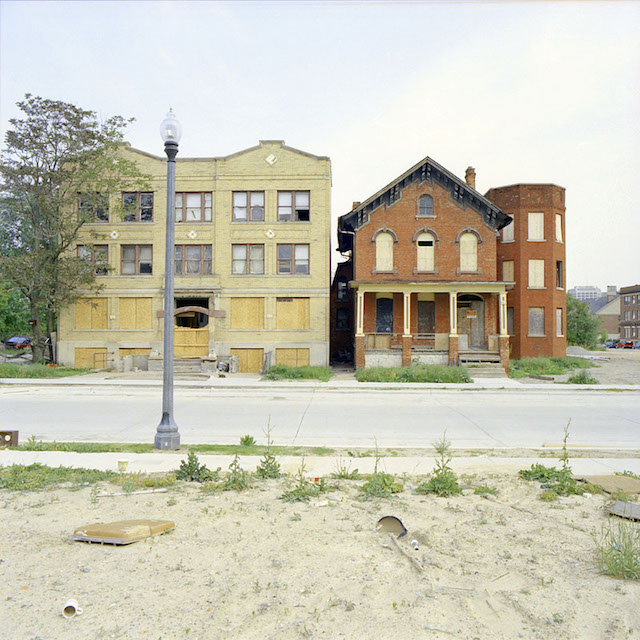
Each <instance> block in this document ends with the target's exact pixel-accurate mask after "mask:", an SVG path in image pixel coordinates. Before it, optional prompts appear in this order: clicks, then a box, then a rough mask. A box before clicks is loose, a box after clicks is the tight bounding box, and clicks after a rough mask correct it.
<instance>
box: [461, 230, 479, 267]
mask: <svg viewBox="0 0 640 640" xmlns="http://www.w3.org/2000/svg"><path fill="white" fill-rule="evenodd" d="M477 270H478V238H476V234H475V233H470V232H466V233H463V234H462V235H461V236H460V271H461V272H467V273H469V272H476V271H477Z"/></svg>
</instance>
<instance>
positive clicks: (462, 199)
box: [338, 156, 511, 251]
mask: <svg viewBox="0 0 640 640" xmlns="http://www.w3.org/2000/svg"><path fill="white" fill-rule="evenodd" d="M413 182H418V183H420V182H429V183H430V184H433V183H434V182H435V183H437V184H439V185H440V186H441V187H444V188H445V189H447V190H448V191H449V193H450V196H451V199H452V200H453V201H454V202H455V203H456V204H457V205H458V206H459V207H460V208H461V209H466V208H467V207H471V208H472V209H474V210H475V211H477V212H478V213H479V214H480V215H481V216H482V221H483V222H484V224H486V225H487V226H489V227H491V228H492V229H494V230H495V231H497V230H498V229H502V227H505V226H506V225H507V224H509V223H510V222H511V217H510V216H508V215H507V214H506V213H504V211H502V210H501V209H500V208H499V207H497V206H496V205H495V204H493V202H491V201H490V200H487V198H485V197H484V196H483V195H482V194H481V193H479V192H478V191H476V190H475V189H472V188H471V187H470V186H469V185H468V184H467V183H466V182H465V181H464V180H461V179H460V178H458V177H457V176H455V175H454V174H453V173H451V172H450V171H448V170H447V169H445V168H444V167H443V166H442V165H440V164H438V163H437V162H436V161H435V160H433V159H432V158H430V157H429V156H427V157H426V158H424V159H423V160H420V162H418V163H417V164H415V165H414V166H413V167H411V168H410V169H409V170H407V171H405V172H404V173H403V174H402V175H400V176H398V177H397V178H396V179H395V180H393V181H392V182H390V183H389V184H388V185H387V186H385V187H383V188H382V189H380V191H378V192H377V193H375V194H374V195H372V196H371V197H370V198H367V199H366V200H365V201H364V202H361V203H360V204H359V205H358V206H357V207H355V208H354V209H352V210H351V211H350V212H349V213H346V214H345V215H343V216H340V217H339V218H338V250H339V251H348V250H349V249H350V248H351V241H352V236H351V235H350V234H349V233H342V232H353V231H357V230H358V229H359V228H360V227H362V226H363V225H365V224H367V222H369V216H370V214H371V213H372V212H373V211H375V210H376V209H377V208H378V207H380V206H382V205H385V206H389V205H391V204H393V203H394V202H396V201H397V200H399V199H400V196H401V194H402V189H404V187H406V186H408V185H409V184H411V183H413Z"/></svg>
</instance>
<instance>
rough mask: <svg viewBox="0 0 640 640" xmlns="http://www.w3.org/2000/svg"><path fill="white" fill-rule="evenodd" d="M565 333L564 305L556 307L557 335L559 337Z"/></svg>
mask: <svg viewBox="0 0 640 640" xmlns="http://www.w3.org/2000/svg"><path fill="white" fill-rule="evenodd" d="M563 335H564V327H563V326H562V307H558V308H557V309H556V336H558V337H559V338H560V337H562V336H563Z"/></svg>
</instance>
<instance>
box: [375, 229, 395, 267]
mask: <svg viewBox="0 0 640 640" xmlns="http://www.w3.org/2000/svg"><path fill="white" fill-rule="evenodd" d="M376 271H379V272H382V273H390V272H392V271H393V236H392V235H391V234H390V233H387V232H386V231H383V232H382V233H379V234H378V235H377V236H376Z"/></svg>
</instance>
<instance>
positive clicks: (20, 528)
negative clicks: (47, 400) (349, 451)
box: [0, 473, 640, 640]
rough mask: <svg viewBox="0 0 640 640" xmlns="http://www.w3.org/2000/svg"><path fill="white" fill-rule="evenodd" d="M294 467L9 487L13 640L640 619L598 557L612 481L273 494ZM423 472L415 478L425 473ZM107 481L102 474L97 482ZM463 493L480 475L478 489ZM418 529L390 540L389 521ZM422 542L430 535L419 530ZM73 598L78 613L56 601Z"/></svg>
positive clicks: (285, 634)
mask: <svg viewBox="0 0 640 640" xmlns="http://www.w3.org/2000/svg"><path fill="white" fill-rule="evenodd" d="M286 482H287V481H284V480H282V481H281V480H276V481H269V482H262V483H259V484H256V485H255V487H254V488H253V489H252V490H250V491H247V492H243V493H240V494H238V493H234V492H227V493H217V494H204V493H203V492H201V490H200V489H199V487H198V486H194V485H192V484H189V485H187V484H183V483H181V484H180V485H178V486H177V487H176V488H175V489H174V488H172V489H170V490H169V492H168V493H157V494H152V495H129V496H121V497H110V498H97V497H96V496H95V493H96V490H95V489H92V488H89V487H85V488H83V489H81V490H78V491H72V490H68V489H58V490H53V491H49V492H38V493H15V492H8V491H1V492H0V507H1V508H2V512H1V513H2V518H1V519H0V545H1V547H0V548H1V552H0V598H1V600H2V614H1V615H0V638H2V640H27V639H30V640H32V639H34V638H39V639H41V640H51V639H53V640H63V639H64V640H75V639H78V640H80V639H81V640H88V639H89V640H92V639H94V638H95V639H99V638H116V639H122V640H125V639H126V640H137V639H140V640H142V639H144V640H148V639H150V640H156V639H157V638H164V639H165V640H167V639H176V638H187V639H192V638H194V639H199V640H204V639H207V640H208V639H218V638H220V639H222V638H224V639H242V640H251V639H256V640H257V639H260V640H263V639H274V640H275V639H278V640H282V639H289V638H292V639H295V638H322V639H327V640H332V639H335V638H349V639H360V638H362V639H376V640H377V639H383V640H386V639H387V638H405V639H415V638H429V639H431V638H433V639H440V638H441V639H448V638H461V639H465V640H469V639H473V638H478V639H483V640H484V639H486V640H496V639H502V638H504V639H509V640H511V639H513V638H553V639H564V638H567V639H572V640H573V639H576V638H580V639H594V640H596V639H597V640H602V639H614V638H615V639H618V638H631V637H633V638H636V637H638V635H639V634H640V583H637V582H631V581H622V580H617V579H613V578H610V577H606V576H603V575H601V574H600V573H599V570H598V566H597V560H596V554H595V544H594V536H595V537H597V536H598V535H599V534H600V532H601V531H602V527H603V526H604V525H605V524H606V522H607V516H606V515H605V514H604V513H603V511H602V506H603V504H605V502H606V501H607V498H606V497H604V496H590V497H583V496H574V497H571V498H563V499H561V501H560V502H559V503H553V504H549V503H545V502H542V501H541V500H540V499H539V498H538V496H539V494H540V489H539V488H538V485H537V484H534V483H527V482H524V481H522V480H519V479H517V478H516V477H515V476H514V475H513V474H511V475H503V474H501V475H491V474H486V473H485V474H482V475H478V476H476V477H473V478H466V482H467V484H468V485H469V486H473V485H477V484H480V483H483V482H486V483H487V484H489V485H490V486H493V487H496V488H498V490H499V494H498V496H497V498H492V499H491V500H488V499H484V498H483V497H481V496H477V495H464V496H460V497H456V498H436V497H431V496H419V495H414V494H413V493H411V492H410V491H408V490H405V491H404V492H403V493H401V494H399V497H396V498H394V499H393V500H377V501H368V502H364V501H362V500H361V499H360V492H359V490H358V485H359V484H362V483H361V482H357V481H334V482H335V483H336V484H337V487H336V489H335V490H333V491H332V492H331V493H329V494H325V495H323V496H322V497H321V498H319V499H314V500H312V501H311V502H310V503H293V504H291V503H285V502H283V501H282V500H279V499H278V496H280V495H281V493H282V491H283V488H284V486H285V484H286ZM415 482H416V481H415V479H414V480H413V481H412V480H408V481H407V485H406V486H407V488H408V486H409V485H414V486H415ZM105 488H109V487H108V486H105V487H102V489H105ZM467 493H469V491H467ZM385 515H395V516H397V517H399V518H401V520H402V521H403V522H404V524H405V525H406V526H407V528H408V529H409V535H408V536H407V537H406V538H403V539H402V540H400V541H399V544H400V545H401V548H402V549H404V550H405V551H406V553H407V554H410V555H411V556H412V557H413V558H414V559H415V560H417V561H418V563H419V565H420V567H421V568H422V570H420V569H419V568H418V567H416V566H415V565H414V564H413V563H412V561H411V560H410V559H408V558H407V557H405V555H403V554H402V553H401V552H400V551H399V550H398V549H397V548H396V547H395V545H393V544H392V543H391V541H390V540H389V539H388V538H385V537H384V536H382V535H381V534H378V533H377V532H376V523H377V521H378V519H379V518H380V517H382V516H385ZM130 518H131V519H137V518H159V519H170V520H173V521H175V523H176V528H175V530H174V531H173V532H172V533H170V534H167V535H163V536H159V537H157V538H154V539H151V540H148V541H144V542H139V543H136V544H132V545H130V546H125V547H114V546H101V545H95V544H93V545H89V544H86V543H79V542H72V541H71V540H70V535H71V533H72V531H73V529H74V528H75V527H76V526H80V525H83V524H88V523H91V522H100V521H112V520H121V519H130ZM412 539H415V540H417V541H418V544H419V550H418V551H416V550H414V549H413V548H412V547H411V545H410V544H409V543H410V541H411V540H412ZM69 598H75V599H77V600H78V602H79V605H80V607H82V608H83V609H84V613H83V615H82V616H80V617H77V618H74V619H71V620H65V619H64V618H63V617H62V616H61V615H60V609H61V607H62V605H63V603H64V602H66V600H68V599H69Z"/></svg>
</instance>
